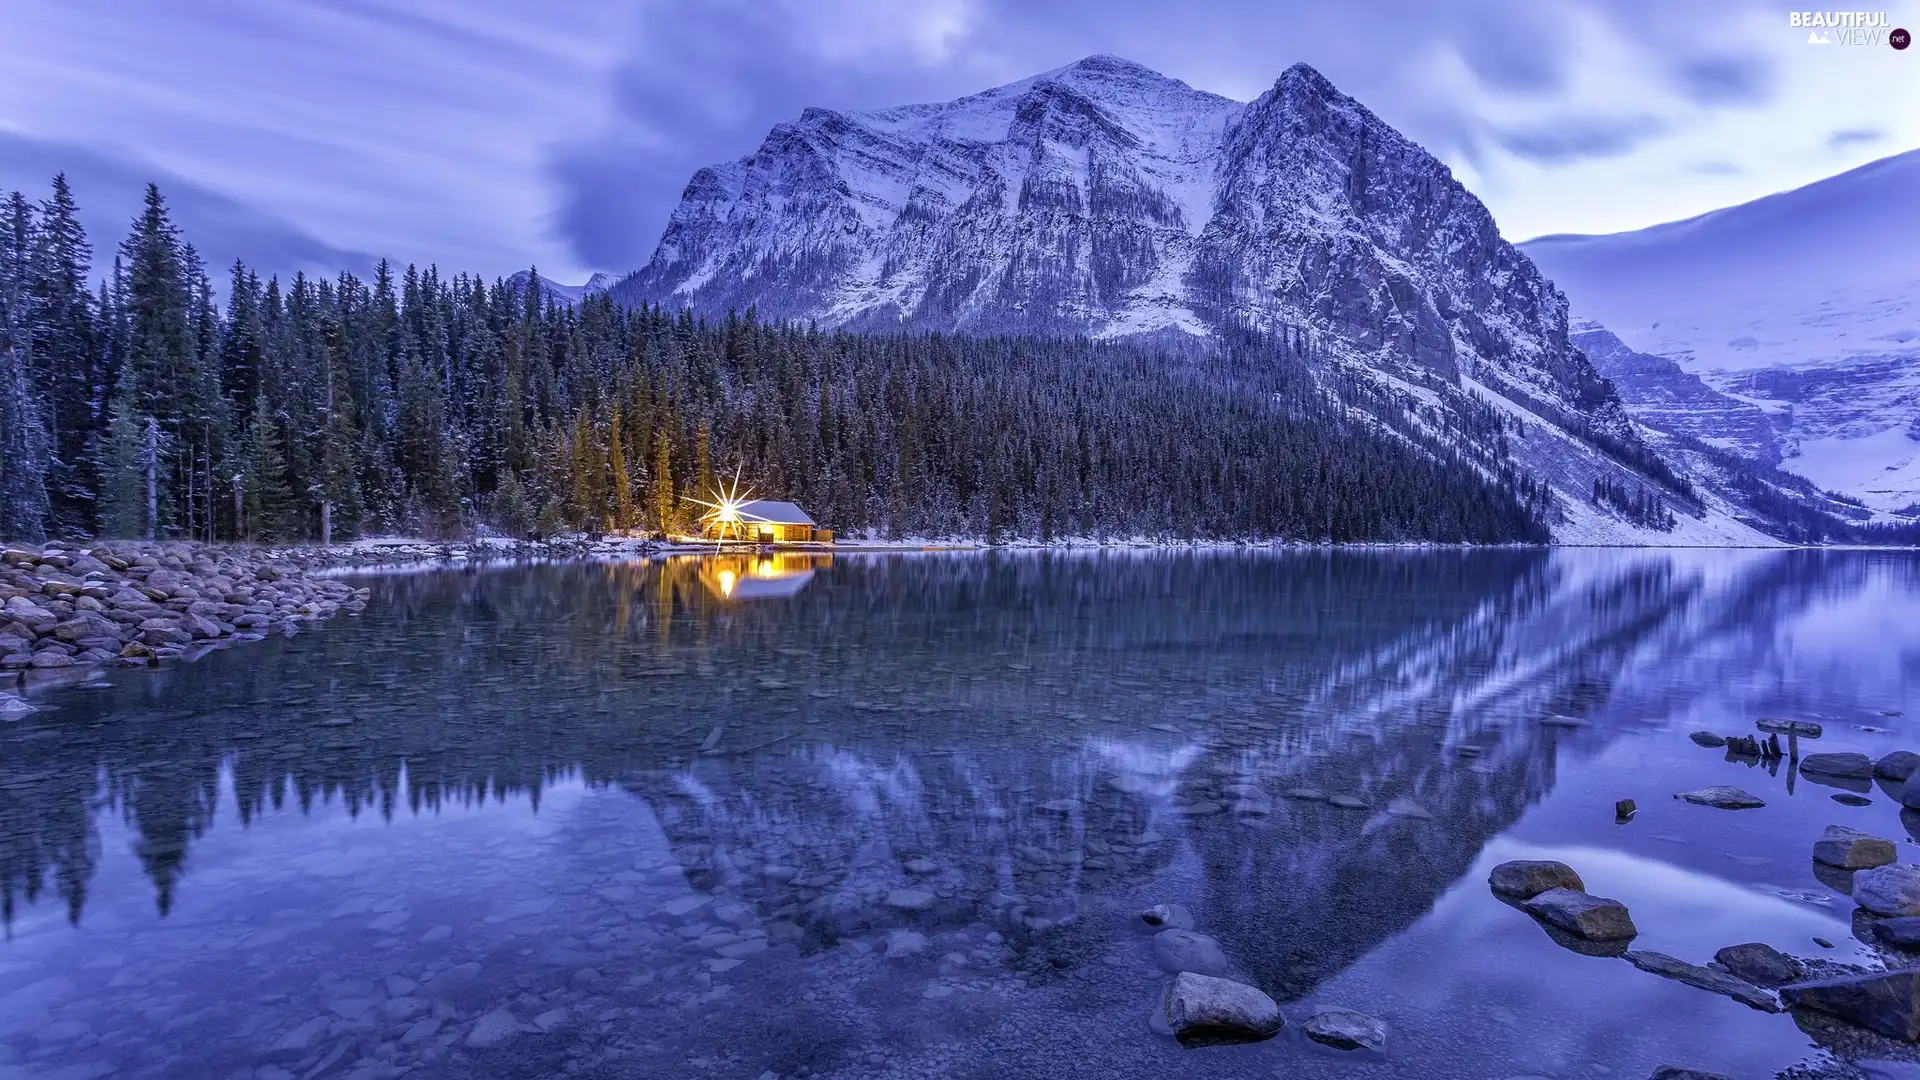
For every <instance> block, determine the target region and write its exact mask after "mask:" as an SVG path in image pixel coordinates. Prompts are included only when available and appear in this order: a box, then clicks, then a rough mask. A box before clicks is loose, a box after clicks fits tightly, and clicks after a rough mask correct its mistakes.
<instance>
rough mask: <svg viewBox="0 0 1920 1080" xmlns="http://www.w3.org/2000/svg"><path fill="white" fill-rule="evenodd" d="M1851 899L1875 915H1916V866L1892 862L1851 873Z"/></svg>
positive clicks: (1919, 885)
mask: <svg viewBox="0 0 1920 1080" xmlns="http://www.w3.org/2000/svg"><path fill="white" fill-rule="evenodd" d="M1853 902H1854V903H1856V904H1859V905H1860V906H1861V907H1863V908H1866V909H1867V910H1868V911H1871V912H1873V913H1874V914H1875V915H1920V866H1915V865H1914V864H1912V863H1892V864H1890V865H1887V866H1878V867H1875V868H1873V869H1871V870H1862V871H1860V872H1859V873H1857V874H1855V875H1853Z"/></svg>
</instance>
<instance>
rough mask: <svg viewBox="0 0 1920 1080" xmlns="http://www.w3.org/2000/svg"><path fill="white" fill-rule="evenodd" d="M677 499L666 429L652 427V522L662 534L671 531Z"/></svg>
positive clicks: (671, 452)
mask: <svg viewBox="0 0 1920 1080" xmlns="http://www.w3.org/2000/svg"><path fill="white" fill-rule="evenodd" d="M677 507H678V500H677V499H675V498H674V493H673V451H672V449H671V448H670V447H669V446H668V445H667V429H666V428H664V427H656V428H654V429H653V523H654V528H656V529H658V530H659V531H660V532H661V533H662V534H668V533H671V532H673V528H674V524H675V522H674V518H675V515H676V513H677Z"/></svg>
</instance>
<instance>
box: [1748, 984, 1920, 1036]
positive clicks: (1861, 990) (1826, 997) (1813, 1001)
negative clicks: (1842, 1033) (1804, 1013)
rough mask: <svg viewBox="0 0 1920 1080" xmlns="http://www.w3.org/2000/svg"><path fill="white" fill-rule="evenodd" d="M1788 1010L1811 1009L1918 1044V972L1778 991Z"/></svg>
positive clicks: (1919, 1030)
mask: <svg viewBox="0 0 1920 1080" xmlns="http://www.w3.org/2000/svg"><path fill="white" fill-rule="evenodd" d="M1780 997H1781V1000H1783V1001H1785V1002H1786V1003H1787V1005H1788V1007H1789V1008H1794V1009H1814V1010H1817V1011H1819V1012H1823V1013H1827V1014H1829V1015H1832V1016H1837V1017H1839V1018H1840V1019H1842V1020H1845V1021H1847V1022H1848V1023H1850V1024H1855V1025H1858V1026H1860V1027H1863V1028H1867V1029H1868V1030H1870V1031H1877V1032H1879V1033H1880V1034H1882V1035H1886V1036H1890V1037H1892V1038H1895V1039H1900V1040H1903V1041H1905V1042H1920V970H1911V969H1910V970H1905V971H1884V972H1880V973H1877V974H1873V975H1856V976H1850V977H1848V978H1844V979H1822V980H1819V981H1817V982H1803V983H1794V984H1793V985H1791V986H1784V987H1781V988H1780Z"/></svg>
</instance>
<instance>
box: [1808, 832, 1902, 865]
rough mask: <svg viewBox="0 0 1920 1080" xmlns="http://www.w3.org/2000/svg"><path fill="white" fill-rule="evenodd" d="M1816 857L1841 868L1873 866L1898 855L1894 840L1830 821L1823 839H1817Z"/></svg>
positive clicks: (1814, 848)
mask: <svg viewBox="0 0 1920 1080" xmlns="http://www.w3.org/2000/svg"><path fill="white" fill-rule="evenodd" d="M1813 858H1814V861H1816V862H1822V863H1825V864H1827V865H1828V866H1837V867H1839V868H1840V869H1842V870H1870V869H1872V868H1873V867H1876V866H1885V865H1887V864H1888V863H1890V862H1892V861H1893V860H1894V859H1895V858H1896V855H1895V853H1894V850H1893V841H1891V840H1882V839H1880V838H1879V837H1877V836H1869V835H1868V834H1866V833H1863V832H1861V831H1860V830H1859V829H1850V828H1848V827H1847V826H1845V825H1829V826H1827V831H1826V832H1824V833H1822V834H1821V835H1820V839H1818V840H1816V841H1814V844H1813Z"/></svg>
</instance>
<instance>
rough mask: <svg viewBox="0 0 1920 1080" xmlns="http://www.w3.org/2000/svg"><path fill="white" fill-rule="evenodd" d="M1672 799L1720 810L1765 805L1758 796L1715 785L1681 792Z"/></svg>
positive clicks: (1743, 808)
mask: <svg viewBox="0 0 1920 1080" xmlns="http://www.w3.org/2000/svg"><path fill="white" fill-rule="evenodd" d="M1674 798H1676V799H1685V800H1686V801H1687V802H1690V803H1698V804H1699V805H1701V806H1713V807H1718V808H1719V809H1721V810H1752V809H1755V808H1757V807H1761V806H1765V805H1767V802H1766V800H1765V799H1762V798H1761V797H1760V796H1758V795H1755V794H1753V793H1751V792H1746V791H1742V790H1740V789H1739V788H1737V787H1729V786H1727V785H1725V784H1715V785H1714V786H1712V787H1703V788H1700V789H1699V790H1697V791H1683V792H1681V793H1680V794H1678V795H1675V796H1674Z"/></svg>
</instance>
